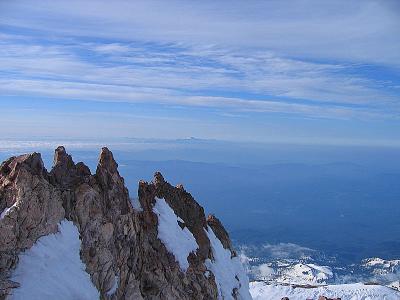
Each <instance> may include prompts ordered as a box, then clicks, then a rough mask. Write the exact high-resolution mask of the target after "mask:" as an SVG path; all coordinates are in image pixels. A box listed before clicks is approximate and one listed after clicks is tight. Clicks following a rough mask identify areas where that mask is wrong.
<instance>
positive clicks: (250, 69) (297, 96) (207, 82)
mask: <svg viewBox="0 0 400 300" xmlns="http://www.w3.org/2000/svg"><path fill="white" fill-rule="evenodd" d="M64 43H65V41H64V40H62V39H61V40H53V41H52V43H51V44H50V45H46V44H43V43H40V41H38V40H36V41H29V42H27V41H21V40H19V39H18V37H14V36H10V35H8V36H7V37H6V38H4V39H3V41H2V42H1V43H0V44H1V46H2V47H1V49H0V54H1V56H0V65H1V66H2V72H1V73H0V82H1V86H0V91H2V93H3V94H4V95H30V96H43V97H51V98H55V99H57V98H61V99H80V100H95V101H109V102H134V103H160V104H166V105H168V104H172V105H184V106H194V107H195V106H201V107H213V108H225V109H227V110H231V111H232V112H233V111H253V112H280V113H298V114H303V115H307V116H314V117H331V118H343V117H371V116H374V117H377V116H378V117H379V116H380V117H388V116H389V117H390V116H396V115H397V114H398V112H399V109H400V108H399V105H398V103H397V101H396V96H395V94H394V93H393V92H391V90H390V89H387V88H386V89H385V88H382V87H385V86H386V85H389V83H386V82H378V81H374V80H372V79H369V78H363V77H360V76H359V75H350V74H348V72H351V71H352V68H353V66H352V65H347V64H330V63H316V62H310V61H305V60H300V59H293V58H285V57H278V56H277V55H276V54H273V53H272V52H269V51H261V50H254V51H250V50H247V51H246V53H243V51H241V50H240V49H239V50H238V49H233V48H221V47H218V46H203V47H195V46H182V45H173V44H169V45H163V44H154V43H153V44H146V43H145V44H143V43H139V42H136V43H133V42H130V43H122V42H119V43H108V42H103V43H99V42H97V43H93V42H85V41H84V40H83V41H81V40H74V41H72V42H69V43H67V44H64ZM10 75H11V79H10ZM377 99H379V101H377Z"/></svg>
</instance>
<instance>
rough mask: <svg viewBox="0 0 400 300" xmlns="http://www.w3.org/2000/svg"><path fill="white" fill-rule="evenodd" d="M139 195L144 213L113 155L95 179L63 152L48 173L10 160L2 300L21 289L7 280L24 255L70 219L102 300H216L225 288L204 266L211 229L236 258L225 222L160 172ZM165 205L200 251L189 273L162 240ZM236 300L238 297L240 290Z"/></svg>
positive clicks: (1, 244)
mask: <svg viewBox="0 0 400 300" xmlns="http://www.w3.org/2000/svg"><path fill="white" fill-rule="evenodd" d="M138 196H139V202H140V205H141V208H142V209H140V210H138V209H134V208H133V206H132V204H131V201H130V198H129V193H128V190H127V188H126V187H125V183H124V179H123V178H122V177H121V176H120V174H119V172H118V164H117V163H116V161H115V160H114V157H113V154H112V153H111V152H110V151H109V150H108V149H107V148H103V149H102V151H101V153H100V157H99V163H98V166H97V169H96V173H95V174H93V175H92V174H91V172H90V170H89V168H88V167H87V166H86V165H84V164H83V163H81V162H80V163H77V164H75V163H74V161H73V160H72V157H71V156H70V155H68V154H67V153H66V151H65V148H64V147H58V148H57V149H56V150H55V155H54V166H53V168H52V170H51V171H50V172H47V170H46V169H45V168H44V165H43V162H42V159H41V157H40V154H38V153H33V154H29V155H23V156H19V157H11V158H10V159H8V160H7V161H5V162H4V163H3V164H2V165H1V167H0V212H1V218H0V233H1V237H2V239H0V274H1V275H0V299H5V298H6V295H7V294H8V293H10V292H11V291H12V289H13V288H17V286H18V283H15V282H12V281H10V280H9V276H10V274H11V272H12V270H13V269H14V268H15V266H16V265H17V264H18V255H19V254H20V253H21V252H22V251H25V250H26V249H29V248H30V247H31V246H32V245H33V244H34V243H35V242H36V241H37V240H38V238H40V237H41V236H44V235H48V234H50V233H54V232H56V231H57V228H58V227H57V226H58V223H59V222H60V221H61V220H63V219H64V218H65V219H67V220H70V221H73V223H74V224H75V225H76V227H77V228H78V230H79V234H80V239H81V251H80V256H81V260H82V261H83V262H84V264H85V265H86V271H87V272H88V273H89V274H90V278H91V280H92V282H93V284H94V285H95V286H96V288H97V289H98V290H99V292H100V295H101V298H102V299H217V298H218V297H219V296H220V294H219V287H218V286H217V283H216V280H215V277H214V275H213V274H212V272H210V270H207V267H206V264H205V262H206V260H207V261H212V260H213V252H212V248H211V246H210V240H209V238H208V236H207V230H213V232H214V233H215V235H216V237H217V238H218V239H219V240H220V241H221V243H222V245H223V247H224V248H225V249H229V250H230V251H231V253H232V257H233V256H235V255H236V254H235V252H234V250H233V247H232V244H231V241H230V239H229V236H228V234H227V232H226V230H225V229H224V227H223V226H222V224H221V222H220V221H219V220H218V219H217V218H216V217H214V216H209V217H208V218H207V219H206V217H205V214H204V210H203V208H202V207H201V206H200V205H199V204H198V203H197V202H196V201H195V200H194V199H193V197H192V196H191V195H190V193H188V192H187V191H185V189H184V188H183V186H181V185H180V186H177V187H173V186H172V185H170V184H169V183H168V182H166V181H165V180H164V178H163V176H162V175H161V174H160V173H158V172H157V173H156V174H155V176H154V179H153V181H152V182H150V183H148V182H144V181H141V182H139V189H138ZM161 198H162V199H165V201H166V203H167V204H168V205H169V206H170V208H172V210H173V211H174V213H175V215H176V216H177V218H178V220H179V221H178V223H179V226H180V227H181V228H182V229H183V228H187V229H188V230H189V231H190V233H191V234H192V235H193V237H194V239H195V240H196V243H197V245H198V249H197V250H196V251H194V252H191V253H190V254H189V255H188V258H187V260H188V262H189V268H187V270H184V271H183V270H182V269H181V268H180V266H179V263H178V262H177V259H176V257H175V256H174V253H170V252H169V251H168V250H167V247H166V245H164V243H163V242H162V241H161V240H160V239H159V232H158V229H159V227H158V225H159V220H158V216H157V214H156V213H155V212H154V211H153V210H154V209H153V208H154V205H155V202H156V201H157V199H161ZM238 285H240V282H239V283H238ZM246 297H247V295H244V296H243V298H246ZM232 298H240V295H237V292H236V290H232Z"/></svg>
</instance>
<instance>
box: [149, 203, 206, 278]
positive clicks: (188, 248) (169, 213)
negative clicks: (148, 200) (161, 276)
mask: <svg viewBox="0 0 400 300" xmlns="http://www.w3.org/2000/svg"><path fill="white" fill-rule="evenodd" d="M153 211H154V213H155V214H156V215H157V217H158V236H157V237H158V238H159V239H160V240H161V241H162V242H163V244H164V245H165V247H166V248H167V250H168V251H169V252H170V253H172V254H173V255H174V256H175V260H176V261H177V262H178V263H179V266H180V268H181V270H182V271H184V272H186V270H187V269H188V268H189V262H188V256H189V254H190V253H191V252H195V251H196V250H197V249H198V248H199V245H197V242H196V239H195V238H194V236H193V234H192V233H191V232H190V231H189V230H188V229H187V228H186V227H185V228H183V229H182V228H181V227H180V226H179V224H178V221H179V220H181V219H180V218H179V217H178V216H177V215H176V214H175V212H174V210H173V209H172V208H171V207H170V206H169V205H168V203H167V202H166V201H165V199H160V198H156V203H155V204H154V207H153Z"/></svg>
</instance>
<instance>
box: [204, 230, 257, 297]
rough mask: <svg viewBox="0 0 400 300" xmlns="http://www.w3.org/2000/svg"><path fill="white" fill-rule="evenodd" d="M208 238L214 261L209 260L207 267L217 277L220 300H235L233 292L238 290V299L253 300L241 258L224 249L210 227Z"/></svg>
mask: <svg viewBox="0 0 400 300" xmlns="http://www.w3.org/2000/svg"><path fill="white" fill-rule="evenodd" d="M207 236H208V238H209V240H210V243H211V249H212V253H213V257H214V259H213V260H209V259H208V260H207V261H206V266H207V268H208V269H209V270H210V271H212V272H213V274H214V275H215V281H216V283H217V286H218V294H219V299H224V300H228V299H234V298H233V297H232V290H236V291H237V297H238V299H241V300H251V296H250V293H249V284H248V282H249V280H248V278H247V274H246V272H245V270H244V268H243V265H242V263H241V261H240V259H239V257H232V255H231V251H229V250H228V249H224V247H223V246H222V243H221V241H220V240H219V239H218V238H217V237H216V236H215V234H214V232H213V230H212V229H211V228H210V227H208V229H207Z"/></svg>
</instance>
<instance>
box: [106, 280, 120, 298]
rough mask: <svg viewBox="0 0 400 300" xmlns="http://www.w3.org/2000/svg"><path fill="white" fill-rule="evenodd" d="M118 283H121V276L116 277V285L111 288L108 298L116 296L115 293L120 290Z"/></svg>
mask: <svg viewBox="0 0 400 300" xmlns="http://www.w3.org/2000/svg"><path fill="white" fill-rule="evenodd" d="M118 282H119V276H114V284H113V286H112V287H111V289H110V290H109V291H108V292H107V295H108V296H112V295H114V294H115V292H116V291H117V289H118Z"/></svg>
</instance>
